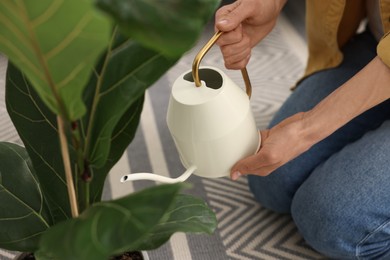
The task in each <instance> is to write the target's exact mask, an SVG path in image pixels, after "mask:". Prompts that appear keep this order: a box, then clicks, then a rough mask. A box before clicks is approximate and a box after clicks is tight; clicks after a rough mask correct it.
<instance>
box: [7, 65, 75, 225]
mask: <svg viewBox="0 0 390 260" xmlns="http://www.w3.org/2000/svg"><path fill="white" fill-rule="evenodd" d="M5 93H6V105H7V111H8V114H9V116H10V117H11V119H12V122H13V124H14V126H15V128H16V130H17V131H18V134H19V136H20V138H21V139H22V141H23V143H24V146H25V147H26V150H27V152H28V153H29V155H30V159H31V161H32V164H33V166H34V169H35V173H36V175H37V179H38V180H39V183H40V185H41V188H42V193H43V194H44V195H45V197H46V199H47V201H48V204H49V207H50V210H51V212H52V215H53V219H54V223H57V222H60V221H63V220H65V219H68V218H70V217H71V211H70V206H69V201H68V197H67V186H66V180H65V175H64V169H63V163H62V157H61V153H60V152H59V151H60V144H59V141H58V132H57V125H56V117H55V115H54V114H53V113H52V112H51V111H50V110H49V109H48V108H47V106H46V105H45V104H44V103H43V102H42V100H41V99H40V98H39V96H38V94H37V93H36V91H35V90H34V88H33V87H32V86H31V84H30V83H29V81H28V79H26V78H25V76H24V75H23V74H22V73H21V71H20V70H19V69H18V68H16V67H15V66H14V65H13V64H12V63H9V64H8V68H7V76H6V92H5Z"/></svg>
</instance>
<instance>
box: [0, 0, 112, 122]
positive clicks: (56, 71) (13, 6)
mask: <svg viewBox="0 0 390 260" xmlns="http://www.w3.org/2000/svg"><path fill="white" fill-rule="evenodd" d="M110 31H111V30H110V24H109V21H108V20H107V19H106V18H103V17H102V16H101V15H100V14H99V13H98V12H97V11H95V10H94V6H93V5H92V3H91V1H90V0H55V1H53V0H39V1H30V0H2V1H0V51H2V52H3V53H5V54H6V55H7V56H8V58H9V59H10V60H11V61H12V62H13V63H14V64H15V65H16V66H17V67H19V68H20V69H21V70H22V71H23V72H24V73H25V74H26V75H27V78H28V79H29V81H30V82H31V83H32V84H33V86H34V87H35V89H36V91H37V92H38V93H39V95H40V97H41V98H42V99H43V101H44V102H45V104H46V105H47V106H48V107H49V108H50V109H51V110H52V111H53V112H54V113H56V114H61V115H63V116H65V117H68V118H69V119H71V120H74V119H77V118H80V117H81V116H82V115H83V114H84V113H85V106H84V104H83V102H82V100H81V95H82V92H83V89H84V87H85V84H86V83H87V81H88V78H89V76H90V74H91V69H92V68H93V66H94V64H95V61H96V58H97V57H98V55H99V54H100V53H101V51H102V50H103V48H104V47H105V46H106V45H107V42H108V40H109V34H110ZM91 46H93V48H91Z"/></svg>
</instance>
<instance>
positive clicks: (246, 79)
mask: <svg viewBox="0 0 390 260" xmlns="http://www.w3.org/2000/svg"><path fill="white" fill-rule="evenodd" d="M222 33H223V32H222V31H218V32H216V33H215V34H214V36H213V37H211V39H210V40H209V41H208V42H207V43H206V44H205V46H203V48H202V49H201V50H200V51H199V52H198V54H197V55H196V56H195V59H194V62H193V63H192V77H193V78H194V82H195V86H197V87H200V86H201V85H202V83H201V82H200V78H199V64H200V62H201V61H202V59H203V56H204V55H205V54H206V53H207V52H208V51H209V50H210V49H211V47H212V46H213V45H214V43H215V42H216V41H217V40H218V38H219V37H220V36H221V35H222ZM241 74H242V78H243V79H244V82H245V89H246V94H247V95H248V96H249V98H250V97H251V95H252V85H251V81H250V80H249V75H248V71H247V70H246V68H243V69H241Z"/></svg>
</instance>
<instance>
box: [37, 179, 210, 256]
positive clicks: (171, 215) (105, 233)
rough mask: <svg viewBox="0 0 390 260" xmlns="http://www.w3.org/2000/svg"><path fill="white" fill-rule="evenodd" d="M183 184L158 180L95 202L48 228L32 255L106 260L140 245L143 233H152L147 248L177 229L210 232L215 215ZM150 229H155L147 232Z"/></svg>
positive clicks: (164, 240) (143, 236)
mask: <svg viewBox="0 0 390 260" xmlns="http://www.w3.org/2000/svg"><path fill="white" fill-rule="evenodd" d="M182 186H183V185H181V184H174V185H160V186H156V187H153V188H149V189H147V190H143V191H141V192H138V193H135V194H132V195H129V196H126V197H124V198H121V199H119V200H115V201H111V202H103V203H98V204H96V205H94V206H92V207H91V208H89V209H87V210H86V211H85V212H84V213H83V214H82V215H81V216H80V217H79V218H77V219H72V220H68V221H66V222H64V223H60V224H59V225H57V226H55V227H53V228H51V229H50V230H48V231H47V232H46V233H45V234H44V236H42V240H41V243H40V250H39V251H38V252H37V253H36V256H37V257H38V259H50V258H54V259H59V260H62V259H64V260H65V259H95V260H99V259H102V260H103V259H104V260H106V259H108V257H109V256H111V255H116V254H119V253H122V252H126V251H134V250H139V249H140V248H142V247H144V245H145V240H146V239H148V240H149V239H150V241H148V248H152V247H157V246H160V245H161V244H162V243H164V242H166V240H167V239H168V238H169V237H170V235H172V234H173V233H174V232H176V231H183V232H205V231H206V232H208V233H210V232H212V231H213V230H214V228H215V225H216V224H215V215H214V214H213V213H212V212H211V211H210V210H205V209H206V207H205V205H204V203H203V202H200V201H199V200H193V199H190V197H189V196H178V192H179V190H180V189H181V187H182ZM183 204H185V206H184V207H183ZM199 209H201V211H200V212H199V211H198V210H199ZM199 214H202V216H200V217H199ZM193 216H194V217H193ZM170 227H172V228H170ZM153 231H158V232H159V233H155V234H151V233H150V232H153ZM161 233H164V234H163V235H162V234H161ZM155 238H158V239H155ZM40 257H41V258H40Z"/></svg>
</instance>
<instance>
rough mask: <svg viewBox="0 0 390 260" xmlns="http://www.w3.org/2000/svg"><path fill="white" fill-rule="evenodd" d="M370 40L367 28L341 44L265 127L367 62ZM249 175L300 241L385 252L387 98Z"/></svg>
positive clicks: (364, 255) (340, 253)
mask: <svg viewBox="0 0 390 260" xmlns="http://www.w3.org/2000/svg"><path fill="white" fill-rule="evenodd" d="M376 45H377V42H376V41H375V39H374V38H373V36H372V35H371V34H370V33H369V32H365V33H362V34H359V35H356V36H355V37H354V38H353V39H352V40H351V41H350V42H349V43H348V44H347V45H346V46H345V47H344V48H343V53H344V60H343V63H342V64H341V65H340V66H338V67H337V68H334V69H328V70H324V71H321V72H318V73H315V74H313V75H312V76H310V77H308V78H306V79H304V80H303V81H302V82H301V83H300V84H299V86H298V88H297V89H296V90H295V91H294V92H293V93H292V94H291V96H290V97H289V98H288V99H287V101H286V102H285V103H284V104H283V106H282V107H281V109H280V110H279V111H278V113H277V114H276V115H275V117H274V119H273V120H272V122H271V124H270V127H272V126H273V125H275V124H277V123H278V122H280V121H282V120H283V119H285V118H286V117H289V116H291V115H293V114H295V113H298V112H301V111H307V110H309V109H311V108H312V107H314V106H315V105H316V104H317V103H318V102H320V101H321V100H322V99H324V98H325V97H326V96H327V95H329V94H330V93H331V92H332V91H334V90H335V89H337V88H338V87H339V86H340V85H342V84H343V83H344V82H345V81H347V80H348V79H349V78H351V77H352V76H353V75H354V74H355V73H357V72H358V71H359V70H360V69H362V68H363V67H364V66H365V65H366V64H367V63H368V62H369V61H371V60H372V59H373V58H374V57H375V56H376ZM367 87H370V86H367ZM389 91H390V82H389ZM248 182H249V187H250V189H251V191H252V192H253V194H254V196H255V198H256V199H257V200H258V201H259V203H260V204H261V205H262V206H264V207H266V208H269V209H272V210H274V211H276V212H281V213H291V215H292V218H293V219H294V221H295V223H296V225H297V227H298V230H299V231H300V233H301V234H302V235H303V237H304V238H305V240H306V242H307V243H308V244H309V245H311V246H312V247H313V248H314V249H316V250H317V251H319V252H321V253H323V254H325V255H326V256H329V257H332V258H336V259H390V100H387V101H385V102H383V103H382V104H380V105H378V106H376V107H374V108H372V109H371V110H369V111H366V112H365V113H364V114H362V115H360V116H358V117H356V118H355V119H353V120H352V121H350V122H349V123H348V124H346V125H345V126H344V127H342V128H340V129H339V130H337V131H336V132H335V133H333V134H332V135H331V136H329V137H328V138H326V139H324V140H323V141H321V142H319V143H317V144H316V145H314V146H313V147H312V148H311V149H310V150H308V151H307V152H305V153H304V154H302V155H301V156H299V157H297V158H296V159H294V160H293V161H291V162H289V163H287V164H286V165H284V166H282V167H280V168H279V169H277V170H276V171H274V172H273V173H271V174H270V175H269V176H267V177H259V176H253V175H250V176H248Z"/></svg>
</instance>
